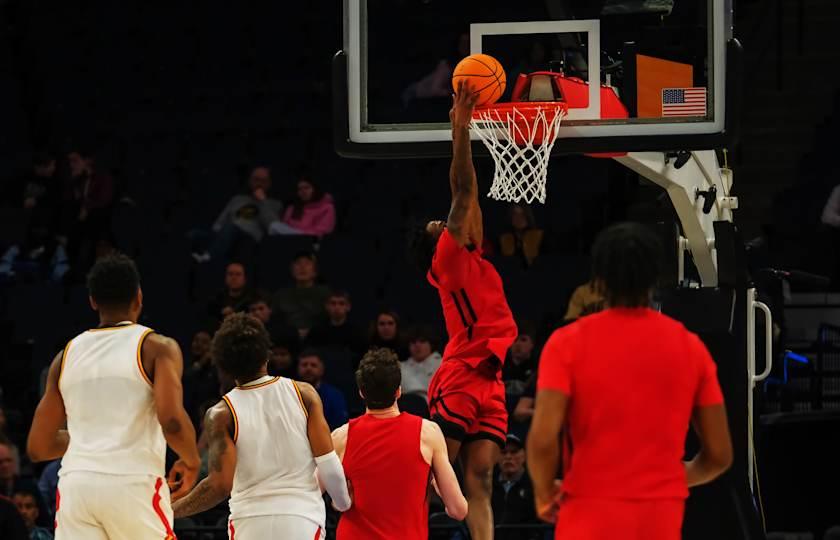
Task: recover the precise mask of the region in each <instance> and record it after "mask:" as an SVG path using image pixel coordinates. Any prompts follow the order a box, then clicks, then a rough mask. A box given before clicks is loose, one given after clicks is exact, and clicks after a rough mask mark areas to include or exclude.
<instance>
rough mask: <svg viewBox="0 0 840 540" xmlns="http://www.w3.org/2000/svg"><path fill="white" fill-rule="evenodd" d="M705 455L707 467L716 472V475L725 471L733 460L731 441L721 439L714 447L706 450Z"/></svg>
mask: <svg viewBox="0 0 840 540" xmlns="http://www.w3.org/2000/svg"><path fill="white" fill-rule="evenodd" d="M706 456H707V458H706V459H707V461H706V462H707V463H708V465H709V468H711V469H712V470H713V471H714V472H715V473H716V476H717V475H721V474H723V473H725V472H726V471H727V470H728V469H729V468H730V467H731V466H732V462H733V461H734V457H733V452H732V442H731V441H730V440H729V439H727V440H726V441H721V443H720V444H718V445H716V446H715V447H714V448H712V449H709V450H707V452H706Z"/></svg>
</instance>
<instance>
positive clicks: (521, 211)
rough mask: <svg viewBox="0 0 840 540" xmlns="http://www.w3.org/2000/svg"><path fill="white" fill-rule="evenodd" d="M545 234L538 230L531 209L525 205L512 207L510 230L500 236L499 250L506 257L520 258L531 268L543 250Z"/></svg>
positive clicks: (513, 205)
mask: <svg viewBox="0 0 840 540" xmlns="http://www.w3.org/2000/svg"><path fill="white" fill-rule="evenodd" d="M544 235H545V234H544V232H543V230H542V229H540V228H538V227H537V225H536V221H535V220H534V213H533V212H532V211H531V208H529V207H528V206H526V205H524V204H512V205H511V206H510V230H509V231H508V232H506V233H503V234H502V235H501V236H499V250H500V251H501V254H502V255H503V256H505V257H518V258H520V259H521V260H522V264H523V265H525V266H526V267H528V266H531V264H532V263H533V262H534V259H536V258H537V257H538V256H539V254H540V250H541V248H542V243H543V237H544Z"/></svg>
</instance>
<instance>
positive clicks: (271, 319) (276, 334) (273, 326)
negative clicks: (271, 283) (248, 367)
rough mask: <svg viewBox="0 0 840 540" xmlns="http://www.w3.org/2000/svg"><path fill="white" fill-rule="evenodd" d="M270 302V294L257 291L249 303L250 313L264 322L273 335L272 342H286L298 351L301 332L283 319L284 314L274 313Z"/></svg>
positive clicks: (270, 334) (291, 348)
mask: <svg viewBox="0 0 840 540" xmlns="http://www.w3.org/2000/svg"><path fill="white" fill-rule="evenodd" d="M270 302H271V301H270V299H269V297H268V295H266V294H264V293H257V294H256V295H255V296H254V298H253V300H251V303H250V304H248V313H249V314H250V315H251V316H252V317H255V318H256V319H258V320H259V321H260V322H261V323H263V326H265V329H266V330H267V331H268V335H269V336H271V342H272V343H284V344H285V345H286V346H287V347H289V349H290V351H292V352H295V353H296V352H298V351H299V350H300V334H298V331H297V329H296V328H294V327H293V326H291V325H290V324H288V323H287V322H286V321H285V320H283V315H282V314H276V315H275V314H274V311H273V310H272V309H271V305H270Z"/></svg>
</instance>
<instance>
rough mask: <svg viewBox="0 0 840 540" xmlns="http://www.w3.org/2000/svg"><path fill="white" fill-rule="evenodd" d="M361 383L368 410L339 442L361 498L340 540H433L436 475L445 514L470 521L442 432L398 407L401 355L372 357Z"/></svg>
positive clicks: (386, 352) (341, 431)
mask: <svg viewBox="0 0 840 540" xmlns="http://www.w3.org/2000/svg"><path fill="white" fill-rule="evenodd" d="M356 381H357V382H358V384H359V391H360V392H361V394H362V397H363V399H364V400H365V406H366V408H367V411H366V412H365V414H363V415H362V416H360V417H358V418H354V419H353V420H350V422H349V423H347V424H344V425H343V426H341V427H340V428H338V429H337V430H335V431H334V432H333V435H332V437H333V445H334V446H335V449H336V452H337V453H338V455H339V457H340V458H341V461H342V464H343V465H344V472H345V474H346V475H347V482H348V484H349V485H350V486H352V491H353V499H354V500H353V506H352V508H350V510H348V511H347V512H345V513H344V514H342V516H341V520H340V521H339V522H338V531H337V538H338V540H392V539H394V538H399V539H401V540H428V538H429V504H428V493H429V478H430V475H433V476H434V478H435V480H436V482H437V488H438V491H439V492H440V494H441V498H442V499H443V503H444V505H445V506H446V513H447V514H449V515H450V516H451V517H452V518H454V519H457V520H459V521H460V520H462V519H464V516H465V515H466V513H467V501H466V500H465V499H464V495H463V494H462V493H461V488H460V487H459V486H458V479H457V478H456V477H455V471H454V470H453V469H452V464H451V463H450V462H449V455H448V453H447V451H446V442H445V441H444V438H443V433H441V431H440V428H439V427H438V426H437V424H434V423H432V422H429V421H428V420H424V419H422V418H420V417H419V416H414V415H411V414H408V413H401V412H400V410H399V408H398V407H397V399H399V397H400V381H401V374H400V365H399V360H397V356H396V355H395V354H394V353H393V352H392V351H391V350H390V349H376V350H373V351H370V352H368V353H367V354H366V355H365V357H364V358H363V359H362V362H361V364H359V369H358V371H356Z"/></svg>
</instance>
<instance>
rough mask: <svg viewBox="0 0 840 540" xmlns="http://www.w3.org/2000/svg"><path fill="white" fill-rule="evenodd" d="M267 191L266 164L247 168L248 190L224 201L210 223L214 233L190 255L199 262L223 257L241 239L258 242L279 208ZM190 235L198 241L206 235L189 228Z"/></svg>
mask: <svg viewBox="0 0 840 540" xmlns="http://www.w3.org/2000/svg"><path fill="white" fill-rule="evenodd" d="M270 191H271V171H270V170H269V169H268V167H255V168H254V169H253V170H251V175H250V176H249V178H248V190H247V191H246V192H245V193H241V194H239V195H234V196H233V197H232V198H231V199H230V200H229V201H228V203H227V205H225V207H224V209H223V210H222V213H221V214H219V217H218V218H216V222H215V223H213V233H214V234H213V235H212V241H211V242H210V246H209V248H208V249H205V250H197V251H196V252H194V253H193V258H194V259H195V260H196V261H197V262H199V263H204V262H208V261H210V260H212V259H224V258H225V257H228V256H230V254H231V253H233V252H234V250H236V249H237V248H238V247H240V246H242V245H243V244H244V243H259V242H260V241H261V240H262V239H263V237H264V236H265V233H266V232H267V230H268V227H269V225H270V224H271V223H272V222H273V221H275V220H276V219H277V216H279V215H280V213H281V212H282V211H283V203H281V202H280V201H278V200H276V199H272V198H271V197H270V196H269V192H270ZM190 237H191V238H192V239H193V240H198V241H202V240H206V239H207V238H208V235H207V233H205V232H202V231H192V232H191V233H190Z"/></svg>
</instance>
